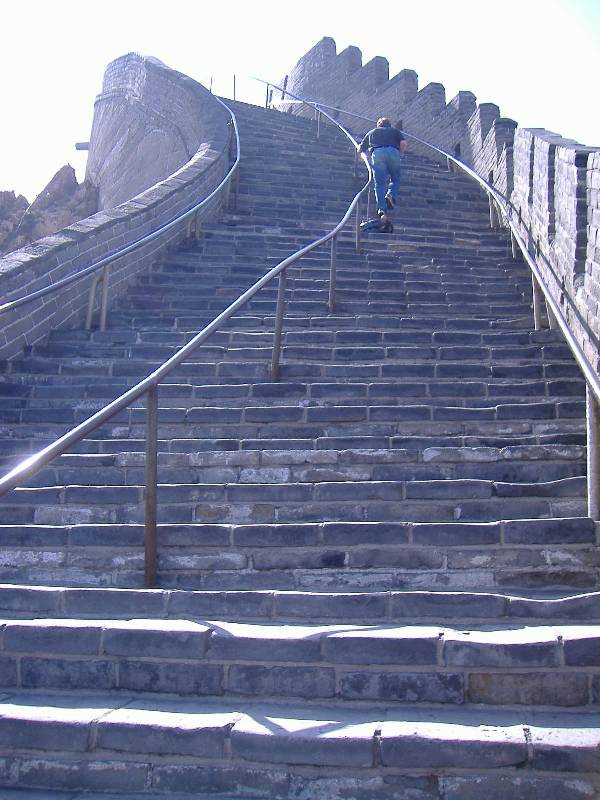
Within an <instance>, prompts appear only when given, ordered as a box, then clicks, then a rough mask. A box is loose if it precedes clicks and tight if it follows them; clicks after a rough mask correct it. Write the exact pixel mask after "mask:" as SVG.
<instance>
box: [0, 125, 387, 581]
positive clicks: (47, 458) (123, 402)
mask: <svg viewBox="0 0 600 800" xmlns="http://www.w3.org/2000/svg"><path fill="white" fill-rule="evenodd" d="M231 113H232V118H234V119H235V117H234V115H233V112H231ZM322 113H323V114H324V115H325V116H326V117H327V118H329V119H330V120H331V122H333V123H334V125H336V126H337V127H338V128H339V129H340V130H341V131H342V132H343V133H344V135H346V136H347V137H348V139H349V140H350V141H351V142H352V144H353V145H354V147H355V149H356V147H357V146H356V142H355V141H354V138H353V137H352V134H351V133H350V132H348V131H347V130H346V129H345V128H344V126H343V125H341V124H339V123H338V122H337V121H336V120H335V119H333V118H332V117H330V116H329V114H327V113H326V112H322ZM235 130H236V137H237V147H238V151H237V159H236V165H237V163H238V162H239V157H240V148H239V135H238V131H237V124H236V126H235ZM364 161H365V165H366V166H367V171H368V175H369V178H368V180H367V182H366V183H365V185H364V186H363V187H362V189H360V190H359V191H358V192H357V193H356V195H355V196H354V198H353V200H352V202H351V203H350V205H349V207H348V210H347V211H346V213H345V214H344V216H343V218H342V219H341V221H340V222H339V223H338V224H337V225H336V226H335V227H334V228H333V229H332V230H331V231H329V232H328V233H326V234H325V235H324V236H322V237H320V238H319V239H316V240H315V241H313V242H311V243H310V244H308V245H306V246H305V247H303V248H301V249H300V250H297V251H296V252H295V253H293V254H292V255H290V256H288V257H287V258H285V259H284V260H283V261H281V262H279V264H277V265H276V266H275V267H273V268H272V269H271V270H270V271H269V272H267V273H266V274H265V275H264V276H263V277H262V278H260V279H259V280H258V281H256V283H254V284H253V285H252V286H251V287H250V288H249V289H248V290H247V291H246V292H244V293H243V294H242V295H240V297H238V299H237V300H235V301H234V302H233V303H232V304H231V305H230V306H228V307H227V308H226V309H225V310H224V311H222V312H221V313H220V314H219V315H218V316H217V317H216V318H215V319H214V320H213V321H212V322H211V323H210V324H209V325H207V326H206V327H205V328H203V329H202V330H201V331H200V332H199V333H197V334H196V336H194V337H193V339H191V340H190V341H189V342H188V343H187V344H186V345H184V346H183V347H182V348H180V349H179V350H178V351H177V352H176V353H175V354H174V355H173V356H171V358H169V359H168V360H167V361H165V362H164V363H163V364H161V366H160V367H158V368H157V369H156V370H154V372H152V373H150V374H149V375H148V376H147V377H146V378H144V379H143V380H141V381H139V382H138V383H137V384H136V385H135V386H133V387H132V388H130V389H128V390H127V391H126V392H124V393H123V394H122V395H120V396H119V397H117V398H116V399H115V400H113V401H112V402H111V403H109V404H108V405H106V406H105V407H104V408H102V409H101V410H100V411H97V412H96V413H95V414H93V415H92V416H90V417H88V419H86V420H84V421H83V422H82V423H80V424H79V425H77V426H76V427H74V428H72V429H71V430H70V431H68V432H67V433H65V434H64V435H63V436H61V437H60V438H59V439H57V440H56V441H54V442H52V443H51V444H50V445H48V446H47V447H45V448H43V449H42V450H40V451H38V452H37V453H34V454H33V455H31V456H29V457H28V458H26V459H24V460H23V461H21V462H20V463H19V464H18V465H17V466H16V467H14V468H13V469H12V470H11V471H10V472H8V473H7V474H6V475H4V476H3V477H2V478H0V496H2V495H5V494H7V493H8V492H9V491H11V490H12V489H14V488H16V487H17V486H19V485H20V484H22V483H24V482H25V481H27V480H28V479H30V478H31V477H33V476H34V475H36V474H37V473H38V472H39V471H40V470H41V469H43V468H44V467H45V466H46V465H47V464H49V463H50V462H51V461H53V460H54V459H56V458H58V457H59V456H61V455H63V454H64V453H65V452H67V450H69V449H70V448H71V447H72V446H73V445H75V444H77V443H78V442H80V441H81V440H82V439H84V438H85V437H86V436H87V435H88V434H90V433H92V432H93V431H94V430H96V429H97V428H99V427H100V426H101V425H103V424H104V423H106V422H108V421H109V420H111V419H112V418H113V417H114V416H115V415H116V414H118V413H119V412H120V411H122V410H123V409H125V408H127V407H128V406H130V405H131V404H132V403H133V402H134V401H135V400H137V399H139V398H140V397H142V396H144V395H147V401H146V412H147V413H146V481H145V522H144V542H145V583H146V586H148V587H152V586H155V585H156V571H157V458H158V451H157V442H158V433H157V431H158V386H159V384H160V382H161V381H162V380H163V379H164V378H166V377H167V376H168V375H170V373H171V372H172V371H173V370H174V369H175V368H176V367H177V366H179V364H181V363H182V362H183V361H185V360H186V359H187V357H188V356H190V355H191V354H192V353H193V352H194V351H195V350H196V348H197V347H199V346H200V345H201V344H202V343H203V342H204V341H206V339H208V338H209V337H210V336H211V335H212V334H213V333H214V332H215V331H217V330H218V329H219V328H220V327H221V326H222V325H223V323H225V322H227V321H228V320H229V319H230V318H231V317H232V316H233V315H234V314H235V313H236V312H237V311H239V310H240V309H241V308H243V307H244V306H245V305H246V304H247V303H248V302H249V301H250V300H251V299H252V298H253V297H254V296H255V295H256V294H257V293H258V292H259V291H260V290H261V289H262V288H263V287H264V286H266V285H267V284H268V283H270V282H271V281H272V280H273V279H274V278H276V277H277V276H279V280H280V283H279V291H278V301H277V311H276V322H275V332H274V342H273V357H272V364H271V376H272V379H273V380H277V378H278V374H279V351H280V343H281V331H282V324H283V314H284V309H285V275H286V269H287V267H289V266H290V265H291V264H294V263H296V262H297V261H298V260H299V259H300V258H302V256H304V255H306V254H307V253H309V252H311V251H312V250H314V249H315V248H317V247H319V246H320V245H322V244H324V243H326V242H328V241H329V240H331V242H332V248H331V259H332V264H333V265H334V264H335V252H336V242H337V236H338V234H339V232H340V231H341V230H342V229H343V228H344V227H345V226H346V224H347V223H348V220H349V219H350V217H351V215H352V213H353V211H355V210H356V247H357V249H358V248H359V247H360V224H359V221H360V217H359V212H360V206H359V204H360V200H361V197H362V196H363V194H364V193H365V192H366V191H368V190H369V187H370V183H371V175H372V172H371V167H370V165H369V164H368V161H367V159H366V158H365V159H364ZM231 174H232V173H231V171H230V173H229V175H230V176H231ZM225 183H226V181H223V182H222V183H221V184H220V185H219V187H218V188H217V189H216V190H215V191H214V192H212V193H211V195H210V196H211V197H213V196H214V195H215V194H216V193H217V192H218V191H220V189H221V188H222V187H223V186H224V185H225ZM203 202H205V201H203ZM330 302H331V297H330Z"/></svg>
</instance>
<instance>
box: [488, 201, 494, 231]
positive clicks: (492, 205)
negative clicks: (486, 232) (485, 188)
mask: <svg viewBox="0 0 600 800" xmlns="http://www.w3.org/2000/svg"><path fill="white" fill-rule="evenodd" d="M488 203H489V206H490V228H494V226H495V222H496V209H495V208H494V198H493V197H492V195H491V194H488Z"/></svg>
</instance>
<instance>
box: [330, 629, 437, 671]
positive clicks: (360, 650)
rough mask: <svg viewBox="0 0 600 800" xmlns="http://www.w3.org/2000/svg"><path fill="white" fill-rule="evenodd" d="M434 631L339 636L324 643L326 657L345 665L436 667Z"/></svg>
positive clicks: (435, 633) (360, 632)
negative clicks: (422, 665) (423, 665)
mask: <svg viewBox="0 0 600 800" xmlns="http://www.w3.org/2000/svg"><path fill="white" fill-rule="evenodd" d="M438 639H439V637H438V633H437V631H435V630H434V629H416V630H414V631H412V630H411V629H406V628H399V629H398V628H387V629H386V628H383V629H381V630H370V629H367V630H355V631H345V632H342V633H335V634H331V635H330V636H327V637H326V639H325V640H324V641H323V657H324V658H326V659H328V660H330V661H333V662H334V663H335V662H337V663H342V664H344V663H345V664H436V663H437V647H438Z"/></svg>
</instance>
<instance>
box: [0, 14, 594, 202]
mask: <svg viewBox="0 0 600 800" xmlns="http://www.w3.org/2000/svg"><path fill="white" fill-rule="evenodd" d="M379 21H382V22H383V24H378V23H379ZM323 36H330V37H332V38H333V39H334V40H335V42H336V44H337V51H338V53H339V52H340V51H341V50H343V49H345V48H346V47H348V46H349V45H354V46H356V47H358V48H359V49H360V50H361V51H362V54H363V63H366V62H367V61H369V60H370V59H371V58H373V57H374V56H384V57H385V58H387V59H388V61H389V64H390V76H392V75H394V74H396V73H397V72H399V71H400V70H401V69H414V70H415V71H416V72H417V74H418V76H419V88H423V87H424V86H425V85H426V84H427V83H430V82H438V83H442V84H443V85H444V86H445V87H446V101H447V102H448V101H450V100H451V99H452V98H453V97H454V96H455V95H456V93H457V92H458V91H460V90H467V91H471V92H473V93H474V94H475V96H476V97H477V100H478V102H480V103H484V102H491V103H495V104H496V105H498V106H499V107H500V113H501V114H502V116H505V117H510V118H512V119H514V120H516V121H517V122H518V123H519V125H520V126H522V127H536V128H547V129H548V130H553V131H555V132H557V133H560V134H562V135H563V136H565V137H568V138H571V139H575V140H577V141H579V142H581V143H582V144H587V145H598V146H599V148H600V101H599V100H598V97H599V95H600V86H599V85H598V84H599V83H600V69H599V68H600V0H503V2H502V3H497V2H496V1H495V0H493V1H492V0H452V2H449V1H448V0H386V2H385V3H379V4H377V3H365V2H364V0H362V2H356V1H355V0H345V2H343V1H342V0H301V2H299V3H294V4H292V3H282V2H274V0H254V1H252V0H228V2H226V3H225V2H223V3H215V2H213V0H169V2H165V0H102V2H93V3H92V2H90V0H28V2H22V1H19V0H3V2H2V34H1V37H0V74H1V75H3V76H4V77H3V79H2V91H1V95H0V97H1V100H0V103H1V106H0V108H1V115H0V144H1V146H0V191H2V190H14V191H15V192H16V193H17V194H23V195H25V197H27V199H28V200H29V201H30V202H31V201H32V200H33V199H34V197H35V195H37V194H38V193H39V192H40V191H41V190H42V189H43V187H44V186H45V185H46V184H47V183H48V181H49V180H50V179H51V178H52V176H53V175H54V174H55V173H56V172H57V171H58V169H60V167H62V166H63V165H64V164H66V163H70V164H72V166H73V167H75V169H76V172H77V175H78V179H79V180H80V181H81V180H83V177H84V171H85V153H82V152H77V151H75V142H78V141H87V140H88V139H89V136H90V131H91V124H92V118H93V107H94V99H95V97H96V95H97V94H99V92H100V90H101V86H102V76H103V73H104V69H105V67H106V65H107V64H108V63H109V62H110V61H112V60H113V59H115V58H118V57H119V56H121V55H124V54H125V53H129V52H137V53H141V54H143V55H147V56H154V57H156V58H158V59H160V60H161V61H163V62H164V63H165V64H167V65H168V66H170V67H172V68H173V69H176V70H179V71H180V72H183V73H185V74H187V75H189V76H190V77H192V78H194V79H195V80H197V81H200V82H201V83H203V84H204V85H205V86H207V87H208V86H209V84H210V81H211V79H212V84H213V90H214V91H215V92H216V93H218V94H220V95H222V96H225V97H232V96H233V80H234V75H235V79H236V96H237V99H238V100H244V101H246V102H251V103H258V104H262V103H264V98H265V88H264V86H262V85H261V84H259V83H256V82H255V81H253V80H251V78H252V77H253V76H256V77H259V78H263V79H265V80H269V81H273V82H277V81H278V80H280V79H281V78H282V77H283V75H285V74H286V73H288V72H289V71H290V70H291V68H292V67H293V66H294V64H295V63H296V62H297V60H298V59H299V58H300V57H301V56H302V55H304V53H305V52H306V51H307V50H309V49H310V48H311V47H312V46H313V45H315V44H316V43H317V42H318V41H319V40H320V39H321V38H322V37H323ZM315 99H318V98H315Z"/></svg>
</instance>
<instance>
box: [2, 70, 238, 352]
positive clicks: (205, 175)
mask: <svg viewBox="0 0 600 800" xmlns="http://www.w3.org/2000/svg"><path fill="white" fill-rule="evenodd" d="M107 72H108V73H109V74H108V77H107V79H106V81H105V87H106V85H110V87H111V91H117V89H118V87H119V81H120V80H121V79H122V80H123V86H122V89H123V91H125V89H126V88H127V87H128V86H139V84H141V83H143V84H144V86H145V87H146V89H145V91H146V92H147V94H148V95H150V94H151V93H152V90H151V87H150V86H149V84H150V83H151V82H152V81H154V80H155V79H156V80H157V81H158V84H159V88H160V86H162V85H163V83H164V81H166V80H168V82H169V85H171V86H173V85H176V84H177V83H178V82H179V81H181V82H182V83H183V86H184V89H185V93H186V95H188V96H190V97H193V98H194V106H193V108H194V119H197V121H198V130H199V131H200V134H201V135H200V136H199V141H198V142H197V143H196V145H195V148H196V149H195V151H194V152H193V154H192V156H191V158H189V159H186V163H184V164H183V166H180V168H178V169H176V170H174V171H173V173H172V174H170V175H169V177H167V178H165V179H164V180H161V181H160V182H158V183H155V184H154V185H151V187H150V188H147V189H146V190H145V191H142V192H141V193H139V194H137V196H135V197H133V198H132V199H129V200H127V201H126V202H123V203H121V204H119V205H117V206H116V207H114V208H105V209H103V210H102V211H99V212H98V213H96V214H94V215H93V216H91V217H88V218H87V219H84V220H81V221H80V222H77V223H75V224H73V225H69V226H68V227H66V228H64V229H62V230H61V231H59V232H58V233H56V234H55V235H53V236H48V237H45V238H43V239H39V240H38V241H37V242H34V243H33V244H31V245H28V246H27V247H24V248H22V249H20V250H16V251H14V252H12V253H9V254H8V255H7V256H5V257H4V258H0V278H1V281H2V287H3V292H2V302H7V301H9V300H14V299H17V298H19V297H22V296H24V295H26V294H29V293H31V292H34V291H36V290H38V289H42V288H44V287H46V286H49V285H51V284H53V283H56V282H57V281H59V280H61V279H62V278H65V277H67V276H69V275H72V274H73V273H75V272H78V271H79V270H82V269H84V268H86V267H88V266H90V265H91V264H93V263H95V262H96V261H98V260H100V259H102V258H104V257H106V256H109V255H111V254H113V253H115V252H117V251H119V250H121V249H122V248H124V247H127V246H128V245H130V244H132V243H133V242H135V241H136V240H138V239H139V238H141V237H143V236H145V235H147V234H150V233H152V232H154V231H156V229H157V228H160V227H162V226H163V225H165V224H167V223H168V222H170V221H171V220H173V219H174V218H175V217H177V216H178V215H179V214H181V213H183V212H185V211H187V210H188V209H189V208H191V207H192V206H193V205H194V204H195V203H197V202H198V201H199V200H200V199H201V198H202V197H204V196H206V195H207V194H209V193H210V191H211V190H212V189H213V188H214V187H216V186H217V185H218V183H219V182H220V181H221V180H222V178H223V176H224V175H225V173H226V172H227V169H228V168H229V156H228V142H229V127H228V114H227V112H226V111H225V109H223V107H222V106H221V105H220V103H218V101H217V100H216V99H215V98H214V97H213V95H211V94H210V93H209V92H208V91H207V90H206V89H204V87H202V86H201V85H200V84H197V83H195V82H194V81H192V80H191V79H190V78H187V77H185V76H181V75H180V74H179V73H176V72H174V71H172V70H169V69H168V68H167V67H164V66H162V65H156V64H154V63H152V62H150V63H149V62H148V60H147V59H142V58H141V57H139V56H135V57H132V56H124V57H123V58H122V59H117V61H116V62H113V63H112V64H111V65H110V66H109V68H108V71H107ZM167 73H168V75H167ZM119 76H120V77H119ZM157 91H158V90H157ZM95 125H96V121H95ZM96 130H98V127H96ZM190 135H191V134H190ZM146 180H147V179H146ZM145 185H146V186H148V182H146V184H145ZM219 207H220V200H218V199H215V200H214V201H213V202H212V203H211V204H209V206H208V207H205V208H204V209H203V210H202V211H201V212H200V214H201V216H202V218H209V217H211V216H214V214H215V213H216V212H217V210H218V208H219ZM186 231H187V221H183V222H180V223H178V224H176V225H174V226H173V227H172V228H171V229H170V230H168V231H167V232H165V233H164V234H162V235H161V236H160V237H157V238H155V239H154V240H153V241H152V242H149V243H148V244H146V245H144V246H142V247H140V248H138V249H137V250H135V251H134V252H132V253H130V254H129V255H127V256H123V257H121V258H120V259H118V260H116V261H114V262H113V263H112V264H111V273H110V297H111V298H114V297H115V296H118V295H120V294H122V293H124V292H125V291H126V289H127V286H128V285H129V284H130V283H131V282H132V281H133V280H134V278H135V277H136V275H137V274H138V273H140V272H141V271H143V270H145V269H148V268H149V267H150V265H151V264H152V262H153V261H154V260H156V258H157V257H158V256H159V255H160V253H161V252H164V251H165V250H166V249H167V248H168V247H170V246H173V245H175V244H176V243H177V242H179V241H181V239H182V238H183V237H184V236H185V235H186ZM92 280H93V276H89V277H86V278H84V279H82V280H80V281H77V282H75V283H73V284H71V285H70V286H68V287H65V288H64V289H62V290H59V291H58V292H56V293H55V294H51V295H48V296H47V297H45V298H40V299H38V300H35V301H32V302H31V303H28V304H27V305H24V306H21V307H19V308H16V309H14V310H13V311H10V312H7V313H5V314H3V315H2V317H1V319H0V322H1V329H0V357H2V358H11V357H13V356H15V355H17V354H18V353H20V352H21V351H22V349H23V347H25V346H28V345H32V344H34V343H35V342H38V341H40V340H41V339H43V338H44V337H45V336H46V335H47V334H48V333H49V331H50V330H52V329H53V328H56V327H58V326H60V325H65V324H69V323H75V322H78V323H80V322H81V321H82V320H83V319H84V317H85V313H86V310H87V303H88V297H89V291H90V285H91V282H92Z"/></svg>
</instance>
